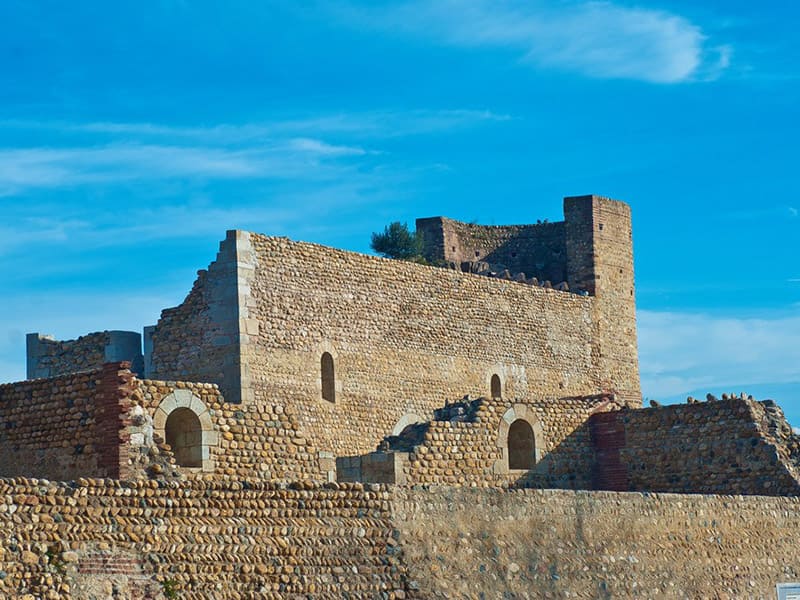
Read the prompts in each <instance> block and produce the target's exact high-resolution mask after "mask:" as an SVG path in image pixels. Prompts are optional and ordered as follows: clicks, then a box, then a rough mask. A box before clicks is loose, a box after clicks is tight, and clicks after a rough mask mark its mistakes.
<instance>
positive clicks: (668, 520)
mask: <svg viewBox="0 0 800 600" xmlns="http://www.w3.org/2000/svg"><path fill="white" fill-rule="evenodd" d="M417 230H418V232H419V233H420V234H421V236H422V239H423V241H424V248H425V255H426V258H427V259H428V261H429V262H431V263H433V264H436V265H437V266H427V265H419V264H415V263H409V262H401V261H394V260H389V259H383V258H377V257H373V256H366V255H361V254H356V253H352V252H346V251H342V250H337V249H333V248H327V247H323V246H319V245H315V244H309V243H303V242H295V241H291V240H288V239H285V238H275V237H268V236H264V235H260V234H255V233H250V232H245V231H229V232H228V234H227V236H226V238H225V240H224V241H222V242H221V243H220V248H219V252H218V254H217V256H216V260H214V261H213V262H212V263H211V264H210V265H209V266H208V268H207V269H205V270H201V271H199V272H198V277H197V280H196V281H195V283H194V286H193V288H192V289H191V291H190V292H189V294H188V295H187V297H186V299H185V300H184V301H183V303H181V304H180V305H179V306H177V307H174V308H169V309H165V310H164V311H163V312H162V314H161V318H160V319H159V321H158V323H157V324H156V325H154V326H152V327H147V328H145V330H144V336H143V345H142V336H139V334H137V333H133V332H117V331H110V332H109V331H106V332H100V333H93V334H89V335H87V336H84V337H82V338H79V339H77V340H70V341H57V340H55V339H53V338H51V337H49V336H43V335H40V334H37V333H33V334H29V336H28V340H27V351H28V377H29V379H28V380H27V381H24V382H19V383H10V384H3V385H0V477H5V478H6V479H0V523H5V524H6V525H7V527H6V528H5V533H3V534H0V542H2V547H3V548H5V549H6V550H4V551H3V552H0V569H2V571H0V573H5V574H6V576H5V577H0V596H2V594H3V593H7V594H12V593H18V594H19V595H20V596H22V594H23V593H28V594H29V595H31V597H76V598H77V597H87V598H88V597H97V598H100V597H103V598H105V597H113V596H112V595H111V592H108V589H107V588H108V585H106V584H107V583H108V581H109V577H110V578H111V579H110V580H113V582H114V583H113V585H115V586H117V587H116V589H117V590H118V592H117V593H118V594H122V596H119V597H141V598H145V597H148V598H149V597H153V598H155V597H169V596H168V594H169V593H171V592H170V591H169V590H171V589H172V588H173V587H175V589H179V590H183V592H184V593H185V594H187V596H186V597H221V598H225V597H230V598H242V597H270V596H271V595H272V596H274V597H296V596H298V597H299V595H303V596H304V597H305V596H311V597H328V596H329V597H341V596H342V595H343V594H344V593H348V594H350V595H351V596H352V597H387V598H388V597H393V598H404V597H408V596H412V597H415V596H416V597H447V596H448V595H449V593H450V592H452V593H453V594H454V595H458V594H460V595H465V596H469V597H473V596H478V595H479V592H481V591H482V592H483V593H484V596H485V597H491V590H494V589H498V588H497V585H498V583H497V581H496V580H497V578H498V577H499V578H500V580H501V581H503V582H504V583H503V584H502V585H503V586H505V587H504V588H503V589H505V590H506V591H507V592H508V593H510V594H520V596H519V597H523V596H522V595H521V594H522V593H523V592H524V593H528V592H525V590H528V591H529V592H530V595H529V597H553V598H556V597H568V596H570V595H571V594H583V597H630V596H633V595H637V594H638V592H637V591H636V590H637V586H654V587H653V588H652V589H656V590H657V591H658V593H659V594H661V593H664V594H666V595H665V597H669V594H670V593H672V592H675V593H676V594H677V596H680V594H684V595H688V596H698V595H705V594H707V593H710V592H709V590H710V589H711V588H710V587H708V586H709V582H708V581H707V580H708V579H709V576H708V573H710V571H706V570H704V565H703V564H697V563H694V564H689V563H691V560H684V562H683V563H681V564H683V568H682V570H681V573H682V577H683V580H682V583H681V584H680V585H682V586H683V587H680V589H677V590H675V589H669V581H670V579H669V573H668V572H667V573H664V572H662V573H661V574H654V573H653V572H650V571H648V570H647V569H645V568H644V567H633V566H631V565H633V564H638V563H633V562H630V563H629V565H628V567H627V568H625V569H622V568H621V567H620V566H619V565H617V566H611V567H609V566H608V565H614V564H616V559H615V561H614V563H607V564H606V565H605V566H602V568H601V564H600V563H597V562H596V561H595V559H589V558H587V557H586V553H593V552H598V553H600V554H599V555H598V556H606V555H607V553H608V552H612V554H611V555H615V554H619V553H623V552H627V550H625V548H626V547H627V548H637V549H638V550H637V551H638V552H639V553H640V556H641V559H636V560H644V561H650V563H651V564H655V563H658V564H660V563H659V561H660V560H662V558H660V557H663V556H670V557H673V558H674V554H675V553H677V554H680V552H685V550H686V548H695V549H697V551H698V552H704V553H705V555H706V556H707V557H709V560H710V561H711V563H713V564H714V565H726V564H728V563H734V562H737V561H738V564H739V565H740V566H741V569H742V570H741V571H738V570H731V571H730V572H727V571H726V572H725V574H723V575H720V577H721V578H722V580H723V581H724V584H725V585H726V586H728V587H727V588H726V589H729V590H731V593H732V595H730V596H729V597H741V596H737V594H739V593H740V592H742V590H744V591H746V592H748V593H749V592H752V591H753V589H758V590H759V591H758V593H759V594H763V593H766V592H764V591H763V590H766V589H767V588H768V586H772V588H773V589H774V585H775V583H776V582H777V581H778V580H780V581H785V580H791V579H792V578H795V579H796V578H798V577H800V567H798V559H799V558H800V554H798V551H797V550H796V547H795V546H792V545H791V543H790V542H789V541H788V540H787V539H786V538H785V536H784V534H783V533H781V532H782V531H783V530H784V529H785V528H787V527H790V528H794V529H793V531H795V532H796V531H798V530H797V525H798V524H800V515H799V514H798V512H797V509H798V502H797V499H796V498H797V497H798V496H800V443H798V439H797V437H796V436H794V435H793V433H792V431H791V428H789V426H788V424H787V423H786V421H785V419H784V418H783V414H782V412H781V411H780V408H779V407H778V406H777V405H775V404H774V403H771V402H757V401H755V400H754V399H752V398H749V397H747V396H746V395H742V396H738V395H737V396H735V397H734V396H731V397H725V398H724V399H722V400H719V401H713V402H703V403H692V404H687V405H683V406H667V407H656V408H642V407H641V390H640V385H639V370H638V358H637V342H636V313H635V295H634V273H633V249H632V231H631V216H630V209H629V207H628V205H626V204H624V203H622V202H619V201H615V200H610V199H607V198H602V197H599V196H578V197H568V198H565V199H564V221H562V222H556V223H539V224H535V225H517V226H480V225H474V224H467V223H460V222H458V221H453V220H450V219H446V218H443V217H434V218H426V219H419V220H418V221H417ZM53 481H55V482H63V483H52V482H53ZM67 482H70V483H67ZM621 492H628V494H624V493H621ZM630 492H642V493H645V496H641V495H635V494H630ZM653 492H660V493H665V495H663V496H657V497H653V498H651V499H650V500H648V498H650V496H648V494H651V493H653ZM672 494H675V495H674V496H673V495H672ZM697 494H702V496H697ZM730 495H737V496H739V499H738V500H736V501H735V502H734V501H728V500H725V499H724V498H726V497H729V496H730ZM742 496H748V498H743V497H742ZM767 497H769V498H767ZM684 503H685V506H686V507H691V509H688V508H687V510H689V511H690V514H688V516H687V514H685V511H684V510H683V509H682V508H681V507H683V506H684ZM447 506H450V507H452V511H454V512H453V514H454V515H456V520H458V519H459V518H460V519H463V520H464V522H463V523H461V524H459V523H451V524H448V523H447V518H448V517H447V514H446V513H447V512H448V510H447V509H446V508H445V507H447ZM481 506H485V510H486V511H489V512H490V513H491V514H493V517H492V518H489V519H487V518H486V516H487V514H486V513H484V514H481ZM614 506H616V507H617V508H616V509H615V508H614ZM615 510H616V511H617V512H616V513H615ZM492 511H494V512H492ZM543 511H544V512H543ZM691 511H694V512H691ZM739 511H749V513H748V514H752V515H753V516H754V519H753V522H752V523H751V522H745V523H743V522H741V520H737V516H736V515H737V513H738V512H739ZM776 511H777V512H776ZM773 513H775V514H778V515H780V516H778V517H775V519H774V520H770V519H771V518H770V517H769V516H768V515H772V514H773ZM543 514H545V515H550V517H549V518H550V519H551V521H550V522H548V520H547V519H544V521H542V519H543V518H544V517H543V516H542V515H543ZM615 514H616V515H618V517H614V516H613V515H615ZM14 515H16V516H14ZM643 515H648V516H646V517H645V516H643ZM195 518H196V519H197V521H196V522H193V519H195ZM583 518H585V519H586V520H587V522H588V523H592V526H593V527H595V528H597V530H598V531H602V532H603V533H602V534H598V537H597V538H595V539H590V538H591V537H592V536H587V535H586V534H584V533H580V535H579V536H578V537H579V538H580V539H577V540H575V539H573V538H575V535H576V531H577V530H578V529H580V528H581V527H582V526H581V525H580V524H579V523H578V522H577V521H580V520H581V519H583ZM506 519H512V520H514V521H516V522H518V523H526V524H527V525H526V527H529V528H535V531H534V530H533V529H530V530H528V531H527V537H526V533H525V531H523V530H520V529H519V528H511V529H507V528H503V527H500V526H498V525H497V522H498V520H499V521H501V522H502V521H503V520H506ZM576 519H577V521H576ZM615 519H617V520H616V521H615ZM618 519H622V521H619V520H618ZM711 520H714V522H715V523H716V522H717V520H718V521H719V523H720V525H719V527H717V525H714V526H711V525H709V523H710V522H711ZM767 521H769V524H765V522H767ZM615 522H616V525H613V523H615ZM623 522H624V523H628V524H635V526H636V527H638V528H641V531H640V534H641V536H644V537H643V538H642V539H639V538H636V537H626V534H624V533H620V531H618V530H619V528H620V527H621V526H622V525H621V524H622V523H623ZM423 524H424V527H423V526H422V525H423ZM545 529H546V532H545ZM623 529H624V527H623ZM712 530H714V531H712ZM431 531H436V533H437V536H438V538H434V539H431V538H430V535H429V534H430V532H431ZM581 531H582V530H581ZM680 531H685V532H691V533H686V536H690V535H691V536H693V539H692V540H687V541H685V542H680V543H678V542H677V541H675V540H673V538H672V537H671V536H673V535H678V533H679V532H680ZM665 532H669V533H665ZM706 534H708V535H706ZM473 535H476V536H477V535H486V536H493V537H492V539H495V540H496V543H498V544H499V543H503V544H512V542H513V544H517V545H520V547H519V548H516V547H513V548H512V547H508V546H504V547H505V548H506V550H502V549H500V546H495V547H494V549H489V548H488V546H487V547H484V545H483V543H482V542H478V541H476V540H477V538H476V539H472V541H470V542H469V543H473V542H475V543H476V544H477V545H475V547H474V548H473V547H471V546H469V543H467V542H463V540H465V539H466V538H467V537H470V536H473ZM741 535H746V536H750V537H751V541H752V544H751V549H766V548H767V547H770V546H774V547H776V548H778V547H779V548H782V549H783V551H784V552H785V553H786V555H785V557H784V558H781V559H778V562H777V563H774V564H771V565H768V567H769V568H767V567H766V566H765V565H764V564H762V563H760V562H757V563H755V562H747V560H750V559H749V558H747V557H749V556H750V554H746V552H744V551H743V550H742V549H741V548H740V547H738V546H736V545H735V544H733V545H732V544H731V540H732V539H734V538H735V537H736V536H741ZM2 536H5V537H2ZM520 536H522V537H520ZM564 536H566V537H569V539H570V540H571V541H570V542H569V543H568V546H569V548H568V549H567V551H566V555H564V547H563V540H562V537H564ZM603 536H605V538H603ZM647 536H651V537H652V536H656V538H657V539H660V540H662V541H663V542H664V544H666V545H665V546H664V547H658V546H657V545H655V546H654V545H648V541H647ZM709 536H711V538H714V536H716V538H714V539H717V538H718V541H708V540H709V539H711V538H709ZM531 537H537V541H535V542H533V541H531V539H530V538H531ZM723 537H724V539H725V541H724V542H723V541H722V540H723ZM436 539H439V540H440V541H441V543H440V544H439V543H437V541H436ZM482 539H487V538H482ZM459 540H462V542H463V543H464V544H466V545H465V546H464V547H465V548H467V547H468V546H469V547H470V548H471V550H470V553H469V555H472V556H473V558H474V560H478V564H479V565H483V570H481V569H480V568H476V569H474V570H473V569H472V567H470V566H467V565H466V564H465V562H464V561H467V560H469V559H467V558H466V555H462V554H461V553H460V551H459V550H456V549H453V548H452V547H451V548H450V549H449V550H443V549H442V548H443V547H447V546H448V545H453V546H455V547H457V546H458V545H459V543H462V542H459ZM559 540H562V541H559ZM670 540H672V541H675V543H674V544H672V545H671V546H670V545H669V544H667V542H669V543H672V542H671V541H670ZM437 544H438V545H437ZM442 544H443V545H442ZM570 544H571V545H570ZM525 547H529V548H530V551H529V552H528V551H522V550H521V549H522V548H525ZM603 547H605V548H606V550H602V548H603ZM608 548H613V550H608ZM666 548H669V549H666ZM559 549H560V550H559ZM673 550H674V552H673ZM604 552H605V553H606V554H603V553H604ZM484 553H494V554H495V559H494V562H492V560H493V559H490V558H488V554H487V555H486V556H484ZM503 553H505V554H503ZM559 554H561V555H563V556H565V557H564V558H563V560H562V561H561V562H559V560H558V558H557V555H559ZM501 555H503V556H504V558H503V559H502V560H500V559H499V558H498V557H500V556H501ZM580 556H584V559H583V560H581V559H580V558H579V557H580ZM630 556H633V555H632V554H631V555H630ZM222 557H224V558H222ZM432 558H433V559H435V564H437V565H439V568H440V569H441V574H442V576H443V577H445V581H447V579H448V578H449V580H451V582H452V580H453V579H455V578H458V579H459V580H460V579H464V581H465V583H464V584H463V585H462V587H461V588H458V587H456V588H452V589H451V590H450V592H448V587H447V584H446V583H445V585H444V587H443V585H442V582H441V581H440V580H439V578H437V576H436V575H435V572H430V571H426V572H423V571H425V569H424V568H422V567H421V565H423V564H426V563H427V562H429V561H430V560H432ZM675 560H680V559H677V558H676V559H675ZM743 560H744V561H745V563H742V561H743ZM481 561H484V562H481ZM684 563H686V564H684ZM54 564H55V565H56V566H55V567H54V566H53V565H54ZM120 565H121V566H120ZM511 565H514V566H513V567H512V566H511ZM609 568H610V569H611V572H610V574H609V573H608V569H609ZM554 569H555V570H554ZM604 569H605V571H604ZM756 571H758V572H757V573H756ZM631 573H633V575H631ZM490 574H491V575H492V577H494V579H495V580H494V581H490V579H488V578H489V575H490ZM101 580H102V581H101ZM751 583H752V585H751ZM673 585H674V584H673ZM59 586H61V587H59ZM64 586H66V587H64ZM70 586H72V587H70ZM220 586H222V587H220ZM664 586H667V587H664ZM112 587H113V586H112ZM212 589H213V590H214V591H213V593H212V592H210V591H209V590H212ZM638 589H639V590H642V589H643V588H638ZM652 589H651V590H650V591H651V592H652ZM70 590H72V591H70ZM75 590H82V591H81V592H80V594H82V595H72V596H70V594H78V592H77V591H75ZM204 590H205V591H204ZM603 591H605V592H608V593H609V595H607V596H604V595H602V594H601V592H603ZM107 592H108V593H107ZM106 593H107V594H106ZM754 593H755V592H754ZM35 594H39V595H40V596H35ZM47 594H49V595H47ZM53 594H56V595H55V596H53ZM103 594H106V595H103ZM204 594H206V595H204ZM592 594H600V595H597V596H595V595H592ZM642 596H643V597H655V596H654V595H652V594H651V593H648V592H645V591H642ZM709 597H713V596H709ZM717 597H722V596H717Z"/></svg>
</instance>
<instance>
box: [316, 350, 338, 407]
mask: <svg viewBox="0 0 800 600" xmlns="http://www.w3.org/2000/svg"><path fill="white" fill-rule="evenodd" d="M320 370H321V376H322V399H323V400H327V401H328V402H336V374H335V372H334V367H333V356H331V353H330V352H323V353H322V358H321V359H320Z"/></svg>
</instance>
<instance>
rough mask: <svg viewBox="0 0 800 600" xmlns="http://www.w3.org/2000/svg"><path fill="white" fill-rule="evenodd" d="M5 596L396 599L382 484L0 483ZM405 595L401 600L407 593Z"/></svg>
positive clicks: (400, 574)
mask: <svg viewBox="0 0 800 600" xmlns="http://www.w3.org/2000/svg"><path fill="white" fill-rule="evenodd" d="M0 572H2V574H3V576H2V577H0V597H3V598H9V597H13V598H25V597H26V596H25V594H31V596H30V597H31V598H61V599H64V600H70V599H73V598H74V599H76V600H77V599H80V600H91V599H92V598H97V599H98V600H99V599H100V598H104V599H105V598H111V597H119V598H123V597H124V598H142V599H144V598H153V599H157V598H171V597H179V598H184V597H186V598H210V597H213V598H220V599H227V598H230V599H233V598H286V597H307V596H313V597H315V598H341V597H343V596H344V595H347V594H349V595H351V596H352V597H357V598H380V597H387V598H399V597H403V596H402V595H395V594H403V592H404V590H405V589H406V587H405V577H404V570H403V565H402V553H401V551H400V548H399V542H398V539H397V533H396V529H395V527H394V524H393V523H392V520H391V496H390V494H389V492H388V491H387V490H386V489H382V488H379V487H378V486H374V488H370V489H366V490H365V489H364V488H363V487H362V486H360V485H337V484H334V485H332V486H328V487H318V486H312V485H308V486H295V487H293V488H288V487H285V486H279V485H275V484H268V483H264V482H259V481H255V480H245V481H235V482H219V481H199V480H198V481H188V482H183V483H180V484H178V483H169V484H164V483H163V482H155V481H153V482H150V481H133V482H119V481H105V480H100V479H95V480H89V479H81V480H79V481H77V482H75V483H73V484H54V483H48V482H44V481H41V480H36V479H20V480H16V481H12V480H0ZM403 595H404V594H403Z"/></svg>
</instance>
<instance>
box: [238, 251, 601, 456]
mask: <svg viewBox="0 0 800 600" xmlns="http://www.w3.org/2000/svg"><path fill="white" fill-rule="evenodd" d="M250 243H251V244H252V247H253V249H254V254H255V256H256V257H257V258H256V260H257V266H256V268H255V269H254V270H253V278H252V280H251V281H249V282H248V286H249V288H250V290H251V300H252V305H251V306H250V307H249V308H248V319H249V322H250V323H251V325H250V327H251V330H250V331H251V332H253V333H252V334H248V336H247V339H248V341H247V343H246V344H243V345H242V363H243V364H245V365H246V366H247V368H248V369H249V378H250V379H249V381H250V385H251V389H252V394H253V397H254V400H255V402H256V404H258V405H266V406H269V405H272V404H275V403H276V402H284V403H285V404H284V407H285V408H286V409H287V410H288V409H289V407H291V410H292V411H293V412H294V413H295V414H296V415H297V419H298V420H299V423H300V425H301V426H302V428H303V430H304V431H305V432H306V434H307V435H308V437H309V439H312V440H315V442H316V443H317V444H318V447H319V449H320V450H322V451H329V452H333V453H334V454H335V455H337V456H340V455H344V454H361V453H364V452H368V451H370V450H372V449H374V447H375V445H376V444H377V442H378V441H379V440H381V439H382V438H383V437H384V436H386V435H388V434H390V433H391V432H392V430H393V428H394V426H395V424H397V423H398V421H400V420H401V418H402V417H403V416H404V415H407V414H414V415H418V416H420V417H423V418H424V419H425V420H429V419H430V418H431V417H432V412H433V410H434V409H435V408H437V407H439V406H442V405H444V404H446V403H447V402H448V401H453V400H456V399H458V398H461V397H462V396H464V394H472V395H474V396H476V397H477V396H483V395H488V394H489V392H490V380H491V377H492V375H497V376H498V377H499V378H500V379H501V380H502V389H503V395H504V396H506V397H521V398H525V397H543V396H549V397H557V396H562V395H573V394H574V395H580V394H589V393H593V392H596V391H598V387H599V384H598V379H600V375H599V372H598V369H597V366H596V365H595V364H593V362H592V352H591V346H590V345H589V344H587V340H589V339H590V337H591V330H592V318H591V314H592V306H593V302H594V299H593V298H590V297H581V296H577V295H575V294H570V293H564V292H559V291H555V290H547V289H543V288H532V287H530V286H526V285H524V284H519V283H515V282H509V281H499V280H493V279H489V278H485V277H480V276H477V275H470V274H464V273H459V272H455V271H448V270H443V269H438V268H434V267H424V266H419V265H415V264H409V263H403V262H399V261H390V260H386V259H379V258H375V257H370V256H362V255H358V254H353V253H350V252H343V251H338V250H333V249H330V248H324V247H321V246H315V245H312V244H304V243H296V242H290V241H288V240H285V239H279V238H269V237H264V236H260V235H251V236H250ZM326 352H327V353H329V354H330V355H331V357H332V359H333V363H334V366H335V382H334V387H335V399H334V401H328V400H325V399H323V396H322V381H321V357H322V355H323V354H324V353H326Z"/></svg>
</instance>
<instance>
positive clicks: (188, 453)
mask: <svg viewBox="0 0 800 600" xmlns="http://www.w3.org/2000/svg"><path fill="white" fill-rule="evenodd" d="M164 437H165V438H166V441H167V444H169V445H170V447H171V448H172V453H173V454H174V455H175V462H176V463H178V464H179V465H180V466H182V467H202V466H203V428H202V426H201V425H200V419H199V418H198V416H197V415H196V414H195V413H194V411H192V410H191V409H188V408H176V409H175V410H173V411H172V412H171V413H170V414H169V416H168V417H167V423H166V425H165V426H164Z"/></svg>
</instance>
